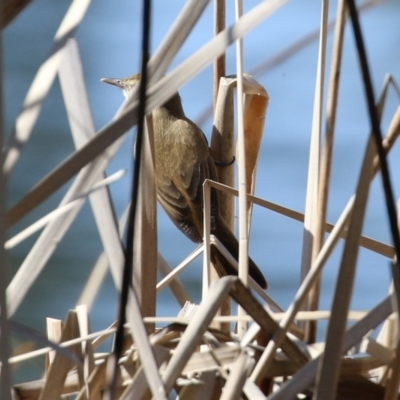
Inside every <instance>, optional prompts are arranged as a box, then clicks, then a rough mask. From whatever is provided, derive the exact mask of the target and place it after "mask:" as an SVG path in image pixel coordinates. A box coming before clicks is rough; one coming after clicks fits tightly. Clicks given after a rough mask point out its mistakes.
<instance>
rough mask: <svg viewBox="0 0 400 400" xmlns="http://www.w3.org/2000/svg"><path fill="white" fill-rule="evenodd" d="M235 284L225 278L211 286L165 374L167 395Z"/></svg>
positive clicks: (228, 278)
mask: <svg viewBox="0 0 400 400" xmlns="http://www.w3.org/2000/svg"><path fill="white" fill-rule="evenodd" d="M234 284H235V278H232V277H225V278H222V279H219V280H217V281H214V282H212V284H211V285H210V288H209V291H208V295H207V297H206V298H205V299H203V301H202V303H201V305H200V306H199V309H198V310H197V312H196V314H195V315H194V317H193V318H192V320H191V322H190V323H189V325H188V326H187V328H186V330H185V332H184V334H183V335H182V337H181V339H180V341H179V344H178V345H177V347H176V350H175V353H174V354H173V356H172V357H171V360H170V362H169V363H168V365H167V367H166V369H165V372H164V374H163V381H164V384H165V388H166V391H167V393H168V392H169V391H170V390H171V389H172V387H173V385H174V382H175V381H176V379H177V378H178V376H179V375H180V373H181V371H182V369H183V367H184V366H185V365H186V363H187V361H188V360H189V358H190V355H191V354H192V353H193V351H194V349H195V347H196V346H197V345H198V343H199V342H200V340H201V336H202V335H203V333H204V331H205V330H206V329H207V327H208V325H209V324H210V322H211V320H212V318H213V316H214V315H215V313H216V312H217V311H218V308H219V306H220V304H221V302H222V301H223V299H224V297H226V296H227V295H228V293H229V291H230V290H231V288H232V287H233V285H234Z"/></svg>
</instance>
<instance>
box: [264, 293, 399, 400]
mask: <svg viewBox="0 0 400 400" xmlns="http://www.w3.org/2000/svg"><path fill="white" fill-rule="evenodd" d="M392 311H393V308H392V298H391V297H390V296H388V297H386V298H385V299H384V300H383V301H381V302H380V303H379V304H377V305H376V306H375V307H374V308H373V309H372V310H370V311H369V312H368V314H367V315H366V316H365V317H364V318H363V319H361V320H360V321H358V322H356V323H355V324H354V325H352V326H351V327H350V328H348V329H347V331H346V335H345V338H344V343H343V348H342V353H343V354H345V353H346V352H347V351H348V350H349V349H351V348H352V347H353V346H355V345H356V344H357V343H358V342H359V341H360V340H361V339H362V338H363V336H364V335H366V334H367V333H368V332H369V331H371V330H372V329H374V328H375V327H376V326H378V325H379V324H380V323H382V322H383V321H384V320H385V319H386V318H388V317H389V315H390V314H391V313H392ZM320 358H321V356H318V357H316V358H315V359H313V360H312V361H310V362H309V363H308V364H307V365H305V366H304V367H303V368H301V369H299V370H298V371H297V372H296V374H294V375H293V377H292V379H291V380H290V381H287V382H285V383H284V384H283V385H282V386H281V388H280V389H279V390H277V391H276V392H274V393H273V394H272V395H271V396H270V397H269V400H286V399H290V398H293V397H295V396H296V395H297V394H298V393H301V392H303V391H304V390H305V389H307V388H309V387H310V386H311V385H312V384H313V383H314V380H315V377H316V374H317V369H318V364H319V361H320Z"/></svg>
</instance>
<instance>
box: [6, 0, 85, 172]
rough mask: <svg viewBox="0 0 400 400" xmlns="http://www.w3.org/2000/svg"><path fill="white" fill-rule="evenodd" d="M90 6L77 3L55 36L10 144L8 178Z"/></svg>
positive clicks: (82, 1) (82, 2)
mask: <svg viewBox="0 0 400 400" xmlns="http://www.w3.org/2000/svg"><path fill="white" fill-rule="evenodd" d="M89 5H90V0H74V1H73V2H72V3H71V5H70V7H69V9H68V11H67V13H66V14H65V17H64V19H63V21H62V22H61V24H60V26H59V28H58V30H57V32H56V34H55V36H54V41H53V45H52V47H51V49H50V52H49V56H48V58H47V59H46V61H45V62H44V63H43V64H42V65H41V66H40V68H39V70H38V72H37V73H36V76H35V78H34V79H33V82H32V84H31V86H30V88H29V90H28V93H27V94H26V97H25V100H24V103H23V105H22V111H21V112H20V114H19V116H18V117H17V119H16V121H15V130H14V132H13V133H12V134H11V136H10V138H9V140H8V143H7V145H6V151H7V153H6V157H5V162H4V167H3V171H4V172H5V173H6V175H8V174H9V173H10V171H11V170H12V168H13V167H14V165H15V164H16V162H17V161H18V159H19V155H20V152H21V149H22V147H23V145H24V144H25V143H26V142H27V140H28V139H29V137H30V134H31V132H32V129H33V126H34V125H35V123H36V120H37V118H38V116H39V113H40V110H41V108H42V103H43V100H44V99H45V97H46V96H47V94H48V92H49V91H50V88H51V86H52V84H53V81H54V79H55V77H56V74H57V70H58V67H59V65H60V63H61V60H62V57H63V48H64V46H65V44H66V43H67V41H68V40H69V39H70V38H71V37H72V36H73V35H74V33H75V30H76V28H77V27H78V26H79V24H80V23H81V21H82V19H83V17H84V16H85V13H86V11H87V9H88V7H89Z"/></svg>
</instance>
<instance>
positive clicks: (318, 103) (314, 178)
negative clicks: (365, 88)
mask: <svg viewBox="0 0 400 400" xmlns="http://www.w3.org/2000/svg"><path fill="white" fill-rule="evenodd" d="M328 9H329V1H328V0H323V1H322V9H321V23H320V26H321V32H320V38H319V49H318V62H317V73H316V82H315V93H314V105H313V118H312V128H311V138H310V154H309V164H308V173H307V189H306V205H305V212H304V229H303V248H302V256H301V270H300V280H301V281H302V280H303V279H304V277H305V276H306V275H307V273H308V271H309V269H310V267H311V264H312V262H313V258H312V249H313V243H314V238H315V233H316V223H317V222H316V213H315V210H316V209H317V207H318V203H317V201H318V181H319V173H320V171H319V169H320V158H321V156H320V152H321V123H322V112H323V111H322V109H323V98H324V81H325V61H326V40H327V32H328V31H327V23H328ZM307 300H308V301H307V302H306V303H305V304H304V308H305V310H310V309H311V308H310V304H309V301H310V298H308V299H307ZM305 328H306V330H305V332H306V340H307V341H308V342H310V341H312V340H314V338H315V324H310V323H309V324H306V326H305Z"/></svg>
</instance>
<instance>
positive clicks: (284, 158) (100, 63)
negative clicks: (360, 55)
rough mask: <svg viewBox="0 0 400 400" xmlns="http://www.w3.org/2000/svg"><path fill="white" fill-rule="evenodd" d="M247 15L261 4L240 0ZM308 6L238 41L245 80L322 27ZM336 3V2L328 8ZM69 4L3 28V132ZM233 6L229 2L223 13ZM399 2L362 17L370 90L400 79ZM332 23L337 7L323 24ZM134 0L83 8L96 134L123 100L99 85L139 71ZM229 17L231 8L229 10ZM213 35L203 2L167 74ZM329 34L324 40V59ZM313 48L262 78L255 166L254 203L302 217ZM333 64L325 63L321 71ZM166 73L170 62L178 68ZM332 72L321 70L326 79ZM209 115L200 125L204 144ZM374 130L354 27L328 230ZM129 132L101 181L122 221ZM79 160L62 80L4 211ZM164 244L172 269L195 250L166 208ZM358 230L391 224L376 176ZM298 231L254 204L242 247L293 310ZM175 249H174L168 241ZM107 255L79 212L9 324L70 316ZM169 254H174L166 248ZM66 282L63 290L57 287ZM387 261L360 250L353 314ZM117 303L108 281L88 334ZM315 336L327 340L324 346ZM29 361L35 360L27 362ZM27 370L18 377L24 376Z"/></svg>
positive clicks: (192, 100)
mask: <svg viewBox="0 0 400 400" xmlns="http://www.w3.org/2000/svg"><path fill="white" fill-rule="evenodd" d="M184 3H185V2H184V1H178V0H175V1H173V2H164V1H154V8H153V31H152V41H151V43H152V50H153V51H154V49H156V47H157V46H158V44H159V43H160V42H161V40H162V39H163V37H164V36H165V34H166V32H167V30H168V28H169V27H170V26H171V24H172V23H173V21H174V19H175V18H176V16H177V15H178V13H179V10H180V9H181V8H182V6H183V5H184ZM245 3H246V4H245V9H250V8H252V7H253V6H255V5H256V4H258V3H259V2H258V1H246V2H245ZM318 3H319V2H316V1H314V0H297V1H292V2H289V3H288V4H287V5H286V6H285V7H283V8H282V9H281V10H279V11H278V12H276V13H275V14H274V15H273V16H272V17H271V18H269V19H268V20H266V21H265V22H263V23H262V24H261V25H260V26H259V27H257V28H256V29H254V31H252V32H251V33H250V34H249V35H248V36H247V37H246V39H245V41H244V55H245V70H246V71H250V70H251V69H253V68H254V67H255V66H257V65H258V64H259V63H261V62H262V61H264V60H266V59H269V58H271V57H273V56H275V55H276V54H278V53H279V52H280V51H281V50H283V49H285V48H286V47H287V46H289V45H291V44H292V43H293V42H294V41H296V40H298V39H299V38H300V37H302V36H303V35H305V34H307V33H309V32H311V31H313V30H314V29H316V28H317V27H318V24H319V19H320V6H319V4H318ZM332 3H335V2H332ZM69 4H70V2H68V1H65V0H63V1H61V0H58V1H53V0H36V1H35V2H32V4H31V5H29V7H28V8H27V9H26V10H25V11H24V12H23V13H22V14H21V15H20V16H19V17H18V18H17V19H16V20H15V21H14V22H13V23H12V24H11V25H10V26H9V27H8V28H7V29H6V30H5V32H4V64H5V66H4V70H5V71H4V75H5V111H6V132H8V133H9V132H11V131H12V127H13V121H14V119H15V117H16V116H17V115H18V112H19V110H20V107H21V104H22V102H23V99H24V97H25V95H26V92H27V90H28V88H29V85H30V83H31V81H32V79H33V77H34V75H35V74H36V71H37V69H38V68H39V66H40V64H41V63H42V62H43V60H44V59H45V57H46V54H47V52H48V50H49V49H50V45H51V39H52V37H53V35H54V33H55V31H56V29H57V27H58V25H59V23H60V21H61V20H62V17H63V15H64V13H65V11H66V10H67V8H68V6H69ZM230 7H233V6H230ZM399 11H400V3H399V2H398V1H394V0H393V1H387V2H385V3H384V4H383V5H381V6H379V7H377V8H375V9H373V10H371V11H368V12H366V13H365V14H364V15H363V17H362V29H363V32H364V33H365V37H366V44H367V51H368V57H369V61H370V63H371V69H372V77H373V82H374V88H375V92H376V93H378V91H379V90H380V87H381V84H382V81H383V78H384V76H385V74H387V73H392V74H393V75H394V77H395V78H396V79H398V80H400V70H399V63H398V60H399V46H398V43H399V40H400V30H399V28H398V20H399ZM334 14H335V4H332V5H331V12H330V17H331V18H332V17H333V16H334ZM140 18H141V7H140V2H139V1H120V2H118V3H117V2H110V1H104V0H103V1H101V0H96V1H94V2H93V4H92V5H91V6H90V8H89V11H88V13H87V15H86V17H85V19H84V21H83V24H82V25H81V27H80V28H79V29H78V31H77V33H76V38H77V41H78V45H79V49H80V53H81V57H82V62H83V66H84V72H85V78H86V84H87V88H88V93H89V98H90V102H91V107H92V112H93V116H94V120H95V124H96V128H97V129H100V128H101V127H102V126H104V125H105V124H106V123H107V122H108V121H109V120H110V119H111V118H112V117H113V115H114V114H115V112H116V110H117V109H118V107H119V105H120V104H121V102H122V96H121V94H120V93H119V92H118V91H117V90H116V89H113V88H111V87H110V86H107V85H104V84H101V83H100V82H99V79H100V78H102V77H120V76H126V75H129V74H131V73H133V72H135V71H137V70H138V67H139V57H140V51H139V49H140ZM228 18H229V20H230V21H232V20H233V10H231V9H230V10H228ZM211 36H212V6H211V5H209V6H208V8H207V10H206V12H205V13H204V15H203V17H202V18H201V20H200V21H199V23H198V24H197V26H196V28H195V30H194V31H193V33H192V34H191V36H190V37H189V39H188V40H187V42H186V43H185V45H184V46H183V48H182V50H181V51H180V52H179V54H178V56H177V58H176V60H175V61H174V63H173V66H176V65H178V64H179V63H180V62H181V61H183V60H184V59H185V58H186V57H187V56H188V55H190V54H192V53H193V52H194V51H195V50H196V49H197V48H199V47H200V46H201V45H202V44H203V43H205V42H206V41H207V40H209V39H210V38H211ZM331 44H332V35H331V36H330V39H329V43H328V54H329V53H330V49H331ZM317 51H318V46H317V43H316V42H315V43H313V44H311V45H309V46H307V47H306V48H304V49H303V50H302V51H300V52H298V53H297V54H295V55H294V56H292V57H291V58H290V59H288V60H287V61H285V62H283V63H281V64H280V65H278V66H276V67H275V68H274V69H272V70H269V71H267V72H266V73H265V74H263V75H258V76H256V79H258V80H259V81H260V83H262V84H263V85H264V86H265V87H266V89H267V90H268V92H269V95H270V98H271V101H270V105H269V108H268V112H267V121H266V128H265V133H264V138H263V143H262V149H261V154H260V160H259V167H258V178H257V188H256V195H257V196H259V197H262V198H265V199H267V200H270V201H273V202H276V203H279V204H282V205H284V206H286V207H289V208H293V209H295V210H297V211H303V210H304V203H305V188H306V179H307V165H308V144H309V138H310V130H311V118H312V109H313V97H314V84H315V72H316V57H317ZM234 57H235V53H234V48H233V47H232V48H230V49H229V50H228V52H227V62H228V68H227V72H228V73H234V70H235V63H234ZM329 59H330V57H328V66H329ZM173 66H172V67H173ZM328 77H329V73H327V81H328ZM180 92H181V96H182V98H183V105H184V108H185V111H186V113H187V115H188V116H189V117H190V118H192V119H194V120H196V118H198V117H199V116H200V115H201V114H202V113H203V111H204V110H205V109H206V108H207V107H208V106H209V104H210V102H211V100H212V69H211V67H208V68H206V69H205V70H204V71H203V72H202V73H200V74H199V75H198V76H197V77H196V78H194V79H193V80H192V81H191V82H190V83H188V84H187V85H185V86H184V87H183V88H182V89H181V91H180ZM397 104H398V98H396V96H395V95H394V93H393V91H391V92H390V94H389V97H388V101H387V108H386V111H385V113H384V117H383V122H382V130H383V132H386V130H387V127H388V124H389V122H390V119H391V115H392V114H393V112H394V110H395V109H396V107H397ZM211 125H212V122H211V119H209V120H208V121H206V122H205V123H204V125H203V126H202V128H203V130H204V132H205V133H206V135H207V136H209V134H210V132H211ZM368 132H369V123H368V119H367V115H366V105H365V100H364V97H363V89H362V85H361V78H360V73H359V69H358V61H357V58H356V54H355V51H354V41H353V37H352V32H351V31H350V30H349V29H348V30H347V34H346V45H345V54H344V59H343V72H342V81H341V87H340V99H339V108H338V121H337V128H336V139H335V140H336V143H335V153H334V165H333V172H332V184H331V191H330V198H329V210H328V219H329V221H330V222H335V221H336V219H337V218H338V217H339V215H340V213H341V211H342V209H343V207H344V206H345V205H346V203H347V201H348V199H349V197H350V196H351V195H352V193H353V192H354V190H355V187H356V183H357V179H358V175H359V171H360V165H361V161H362V157H363V152H364V150H365V145H366V139H367V135H368ZM131 142H132V138H131V136H129V137H128V139H127V145H126V146H123V147H122V148H121V150H120V151H119V153H118V155H117V156H116V158H115V160H114V161H113V162H112V163H111V164H110V166H109V168H108V173H113V172H115V171H117V170H119V169H121V168H125V169H127V170H128V171H129V173H128V174H127V176H126V177H124V178H123V179H121V181H120V182H118V183H116V184H113V186H112V187H111V190H112V196H113V200H114V202H115V207H116V210H117V213H118V214H120V213H121V212H122V210H123V209H124V207H125V205H126V203H127V201H128V198H129V190H130V170H131ZM72 151H73V144H72V140H71V136H70V132H69V127H68V121H67V118H66V113H65V107H64V105H63V102H62V100H61V92H60V88H59V84H58V82H56V83H55V85H54V86H53V88H52V90H51V92H50V95H49V97H48V98H47V99H46V101H45V103H44V106H43V110H42V112H41V116H40V118H39V120H38V123H37V125H36V127H35V129H34V132H33V134H32V138H31V141H30V142H29V144H28V145H27V146H26V148H25V150H24V152H23V156H22V157H21V159H20V161H19V163H18V165H17V167H16V168H15V170H14V172H13V174H12V176H11V178H10V182H9V204H10V205H12V204H14V203H15V202H16V201H17V200H18V199H20V198H21V197H22V196H23V194H24V193H26V192H27V191H28V190H29V189H30V188H31V187H32V186H33V185H34V184H35V183H36V182H37V181H38V180H40V179H41V178H42V177H43V176H44V175H45V174H46V173H47V172H48V171H50V170H51V169H52V168H54V167H55V166H56V165H57V164H58V163H60V162H61V161H62V160H63V159H64V158H65V157H66V156H67V155H69V154H70V153H71V152H72ZM399 156H400V154H399V149H398V146H396V147H395V148H394V150H393V152H392V154H391V155H390V157H389V162H390V169H391V173H392V183H393V185H394V189H395V195H396V198H398V196H399V190H400V180H399V175H398V172H397V171H398V160H399ZM63 193H65V188H64V189H62V190H60V191H59V192H58V193H57V194H56V195H54V196H53V197H52V198H51V199H49V200H48V201H46V202H45V204H44V205H43V206H41V207H39V208H38V209H37V210H35V211H34V212H32V213H31V214H30V215H29V216H28V217H26V218H25V219H24V220H23V221H21V222H20V223H19V224H18V225H17V226H16V227H14V228H12V229H11V230H10V235H11V234H14V233H16V232H17V231H18V230H19V229H21V228H22V227H25V226H27V225H28V224H29V223H30V222H33V221H35V220H36V219H37V218H38V217H40V216H42V215H44V214H45V213H46V212H47V211H49V210H51V209H53V208H54V207H55V206H56V205H57V204H58V202H59V201H60V199H61V198H62V195H63ZM158 219H159V249H160V252H161V253H162V254H163V255H164V257H165V258H166V259H167V260H168V262H169V263H170V265H172V266H174V265H177V264H178V263H179V262H180V261H181V260H182V259H183V258H184V257H185V256H186V255H187V254H188V253H189V252H190V251H191V250H192V249H193V248H194V247H195V245H194V244H193V243H191V242H190V241H189V240H187V239H186V238H185V237H184V236H183V234H181V233H180V232H178V231H177V230H176V228H175V227H174V226H173V225H172V223H171V222H170V221H169V220H168V218H167V217H166V216H165V215H164V213H163V212H162V210H160V212H159V215H158ZM365 221H366V222H365V226H364V234H366V235H368V236H371V237H373V238H376V239H377V240H381V241H385V242H390V235H389V229H388V223H387V217H386V212H385V207H384V201H383V195H382V190H381V182H380V178H379V176H378V177H377V178H376V179H375V181H374V183H373V185H372V186H371V193H370V199H369V205H368V210H367V216H366V220H365ZM302 234H303V233H302V225H301V224H300V223H298V222H296V221H292V220H289V219H287V218H285V217H282V216H279V215H276V214H274V213H272V212H271V211H268V210H264V209H261V208H259V207H255V209H254V219H253V224H252V232H251V246H250V252H251V255H252V257H253V258H254V259H255V261H256V262H257V263H258V264H259V265H260V267H261V268H262V270H263V271H264V273H265V275H266V277H267V279H268V281H269V293H270V295H271V296H272V297H273V298H274V299H275V300H276V301H277V302H278V303H279V304H280V305H281V306H282V307H283V308H285V307H287V306H288V305H289V304H290V302H291V300H292V298H293V295H294V293H295V291H296V288H297V287H298V282H299V267H300V260H301V243H302ZM36 238H37V235H35V237H33V238H31V239H29V240H27V241H26V242H24V243H23V244H21V245H20V246H18V247H17V248H15V249H14V250H12V251H11V252H10V260H11V262H10V264H11V269H12V273H14V272H15V271H16V269H17V268H18V266H19V265H20V264H21V262H22V260H23V259H24V257H25V255H26V254H27V252H28V251H29V249H30V248H31V246H32V244H33V243H34V240H35V239H36ZM176 244H178V246H176ZM101 249H102V246H101V243H100V238H99V236H98V234H97V231H96V228H95V224H94V219H93V217H92V212H91V210H90V207H89V206H88V205H86V206H85V207H84V208H83V209H82V211H81V213H80V214H79V217H78V219H77V220H76V221H75V223H74V224H73V226H72V227H71V230H70V231H69V232H68V233H67V235H66V236H65V238H64V239H63V240H62V241H61V243H60V245H59V248H58V250H57V252H56V253H55V255H54V256H53V257H52V258H51V260H50V262H49V263H48V265H47V266H46V268H45V270H44V272H43V273H42V274H41V275H40V277H39V279H38V280H37V283H36V284H35V286H34V287H33V288H32V289H31V291H30V292H29V295H28V296H27V298H26V300H25V302H24V303H23V304H22V306H21V307H20V309H19V310H18V312H17V314H16V315H15V319H17V320H19V321H21V322H23V323H25V324H27V325H29V326H32V327H35V328H36V329H39V330H42V331H44V330H45V318H46V317H52V318H60V319H64V318H65V315H66V313H67V311H68V309H71V308H73V307H74V306H75V303H76V301H77V299H78V297H79V295H80V292H81V290H82V288H83V286H84V284H85V282H86V279H87V278H88V276H89V274H90V271H91V268H92V265H93V264H94V262H95V260H96V259H97V256H98V254H99V253H100V252H101ZM172 249H173V250H172ZM341 253H342V246H341V245H340V246H338V249H337V250H336V251H335V253H334V255H333V256H332V257H331V260H330V262H329V263H328V265H327V267H326V270H325V272H324V278H323V292H322V298H321V308H323V309H327V308H330V306H331V301H332V288H333V287H334V282H335V277H336V273H337V268H338V265H339V263H340V257H341ZM199 265H200V261H199V262H198V263H197V264H196V265H193V266H192V267H191V268H190V270H189V271H187V272H185V273H184V275H183V279H184V281H185V283H186V286H187V288H188V290H189V291H190V293H191V295H192V296H193V298H194V300H195V301H200V283H199V282H200V277H201V271H200V268H199ZM60 282H63V285H62V286H61V287H60ZM388 282H389V269H388V260H387V259H385V258H383V257H381V256H377V255H375V254H373V253H372V252H370V251H367V250H361V252H360V257H359V261H358V272H357V277H356V289H355V296H354V299H353V304H352V307H354V308H356V309H367V308H369V307H371V306H373V305H374V304H376V302H377V301H378V300H380V299H381V298H382V297H383V296H384V295H385V294H386V293H387V290H388ZM159 299H160V301H159V304H158V315H176V313H177V312H178V311H179V306H178V305H177V303H176V302H175V301H174V300H173V298H172V295H171V294H170V293H169V291H168V290H166V291H164V292H162V293H161V294H160V297H159ZM116 300H117V296H116V293H115V290H114V286H113V283H112V281H111V278H110V277H109V276H108V277H107V280H106V282H105V284H104V285H103V287H102V291H101V293H100V295H99V296H98V298H97V300H96V304H95V306H94V308H93V310H92V312H91V321H92V327H93V329H101V328H104V327H106V326H107V325H108V324H110V323H111V322H112V321H113V320H114V319H115V316H116ZM322 335H323V329H321V333H320V336H321V339H322V338H323V336H322ZM33 365H35V364H33ZM25 369H26V368H25ZM25 369H24V376H25V377H26V376H29V377H31V378H37V377H39V376H40V375H38V373H37V371H34V369H33V368H31V369H27V370H26V371H25Z"/></svg>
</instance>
